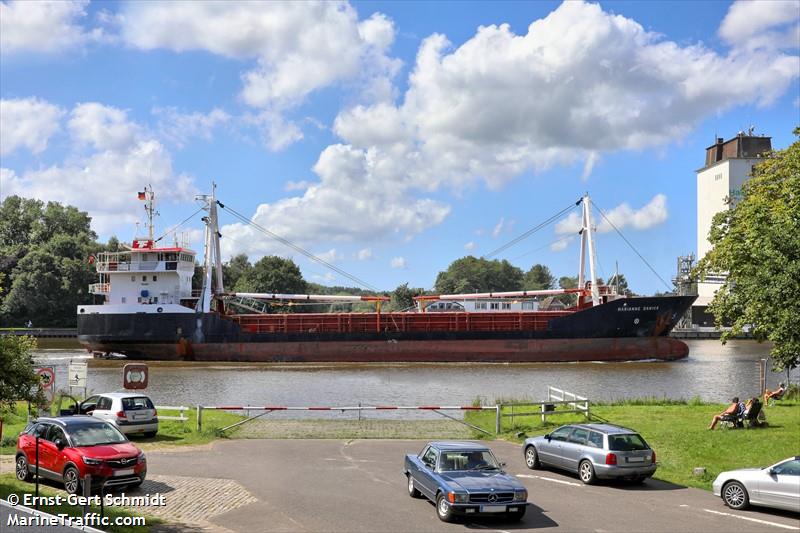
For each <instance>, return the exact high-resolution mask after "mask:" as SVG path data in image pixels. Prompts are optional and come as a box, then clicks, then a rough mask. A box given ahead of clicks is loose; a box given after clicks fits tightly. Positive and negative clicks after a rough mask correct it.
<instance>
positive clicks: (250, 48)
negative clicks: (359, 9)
mask: <svg viewBox="0 0 800 533" xmlns="http://www.w3.org/2000/svg"><path fill="white" fill-rule="evenodd" d="M394 35H395V31H394V24H393V23H392V21H391V20H389V19H388V18H386V16H384V15H382V14H380V13H376V14H373V15H372V16H371V17H370V18H368V19H366V20H363V21H359V20H358V14H357V13H356V11H355V9H353V8H352V7H351V6H350V5H349V4H348V3H341V2H215V1H207V2H163V3H162V2H131V3H129V4H127V5H126V7H125V9H124V14H123V17H122V36H123V39H124V40H125V41H126V42H127V43H128V44H130V45H132V46H135V47H137V48H140V49H144V50H152V49H157V48H166V49H169V50H174V51H176V52H183V51H188V50H205V51H208V52H211V53H214V54H218V55H223V56H226V57H231V58H236V59H244V60H255V61H256V66H255V68H252V69H250V70H248V71H246V72H244V73H243V74H242V82H243V87H242V91H241V98H242V100H243V101H244V102H245V103H247V104H248V105H250V106H252V107H254V108H257V109H260V110H263V111H265V112H266V114H263V115H258V117H259V118H260V121H261V123H262V126H263V129H264V133H265V139H266V144H267V146H268V147H269V148H270V149H272V150H281V149H283V148H285V147H286V146H288V145H290V144H291V143H293V142H295V141H297V140H299V139H301V138H302V134H301V133H300V130H299V128H298V127H297V126H296V125H295V124H294V123H293V122H291V121H287V120H285V119H284V118H283V114H284V113H285V112H286V111H287V110H289V109H292V108H295V107H297V106H298V105H300V104H301V103H303V102H304V101H305V99H306V97H307V96H308V95H309V94H311V93H312V92H314V91H317V90H319V89H322V88H324V87H328V86H331V85H334V84H337V83H342V82H354V83H356V84H357V85H359V86H360V87H361V89H362V90H361V92H362V96H366V97H369V98H370V100H371V101H377V100H380V99H386V98H390V97H391V96H393V89H392V84H391V78H392V77H393V76H394V75H395V74H396V72H397V70H398V68H399V66H400V63H399V62H398V61H397V60H393V59H391V58H389V57H388V56H387V55H386V53H387V51H388V48H389V47H390V46H391V44H392V43H393V41H394Z"/></svg>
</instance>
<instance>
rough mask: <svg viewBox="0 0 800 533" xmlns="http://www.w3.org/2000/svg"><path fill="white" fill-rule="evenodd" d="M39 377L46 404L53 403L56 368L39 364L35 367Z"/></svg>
mask: <svg viewBox="0 0 800 533" xmlns="http://www.w3.org/2000/svg"><path fill="white" fill-rule="evenodd" d="M36 373H37V374H39V378H40V379H41V380H42V390H43V391H44V395H45V397H46V398H47V406H48V407H49V406H50V404H51V403H53V399H54V398H55V390H56V369H55V367H53V366H40V367H39V368H37V369H36Z"/></svg>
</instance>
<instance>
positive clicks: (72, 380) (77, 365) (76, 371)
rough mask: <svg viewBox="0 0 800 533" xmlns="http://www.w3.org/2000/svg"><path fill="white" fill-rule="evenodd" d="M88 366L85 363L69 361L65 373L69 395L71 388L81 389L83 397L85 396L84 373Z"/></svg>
mask: <svg viewBox="0 0 800 533" xmlns="http://www.w3.org/2000/svg"><path fill="white" fill-rule="evenodd" d="M88 366H89V365H88V364H87V363H86V362H85V361H72V360H70V362H69V370H68V371H67V381H69V391H70V393H71V392H72V389H73V388H78V389H83V395H84V396H86V373H87V368H88Z"/></svg>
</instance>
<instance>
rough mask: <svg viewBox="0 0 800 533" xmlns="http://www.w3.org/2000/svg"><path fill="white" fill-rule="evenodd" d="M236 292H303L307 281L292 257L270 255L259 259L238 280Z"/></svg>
mask: <svg viewBox="0 0 800 533" xmlns="http://www.w3.org/2000/svg"><path fill="white" fill-rule="evenodd" d="M235 290H236V292H276V293H293V294H303V293H305V292H306V290H307V284H306V281H305V280H304V279H303V274H302V273H301V272H300V268H299V267H298V266H297V265H296V264H295V263H294V261H292V260H291V259H284V258H282V257H278V256H275V255H268V256H265V257H262V258H261V259H259V260H258V261H257V262H256V263H255V264H254V265H253V268H252V269H250V270H248V271H246V272H245V273H244V274H243V275H242V276H241V277H240V278H239V279H238V280H237V282H236V285H235Z"/></svg>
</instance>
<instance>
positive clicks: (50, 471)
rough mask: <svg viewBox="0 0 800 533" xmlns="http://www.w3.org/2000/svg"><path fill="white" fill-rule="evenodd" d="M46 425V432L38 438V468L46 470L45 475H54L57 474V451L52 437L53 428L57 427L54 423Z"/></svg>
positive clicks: (53, 435) (53, 436)
mask: <svg viewBox="0 0 800 533" xmlns="http://www.w3.org/2000/svg"><path fill="white" fill-rule="evenodd" d="M47 426H48V427H47V432H46V433H45V434H44V436H43V437H40V439H39V468H40V469H44V470H46V471H47V472H46V475H49V476H50V477H54V476H56V475H57V474H58V470H57V469H56V468H57V467H56V458H57V456H58V454H59V451H58V448H56V445H55V444H54V443H53V440H52V439H54V438H55V430H56V429H58V428H57V427H56V426H55V425H54V424H48V425H47Z"/></svg>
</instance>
